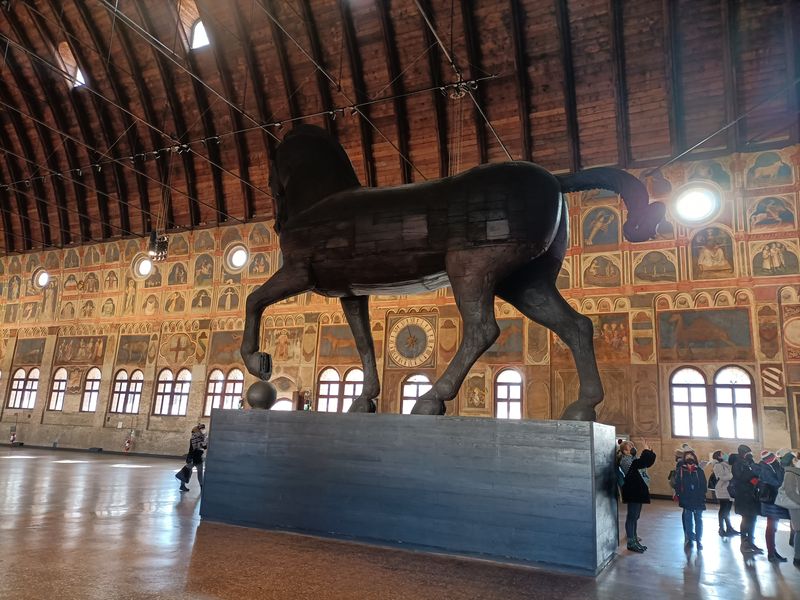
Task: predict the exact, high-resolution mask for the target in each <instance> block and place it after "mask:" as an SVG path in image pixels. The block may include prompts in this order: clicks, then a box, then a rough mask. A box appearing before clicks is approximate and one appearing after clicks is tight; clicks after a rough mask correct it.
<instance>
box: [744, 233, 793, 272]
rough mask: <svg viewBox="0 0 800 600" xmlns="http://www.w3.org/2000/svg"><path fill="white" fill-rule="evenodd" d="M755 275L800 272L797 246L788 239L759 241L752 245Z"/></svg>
mask: <svg viewBox="0 0 800 600" xmlns="http://www.w3.org/2000/svg"><path fill="white" fill-rule="evenodd" d="M750 251H751V255H752V257H753V262H752V267H753V275H754V276H756V277H775V276H781V275H796V274H797V273H798V272H800V269H799V268H798V259H797V254H796V247H795V246H794V244H791V243H790V242H787V241H779V242H778V241H774V242H767V243H758V244H753V245H751V246H750Z"/></svg>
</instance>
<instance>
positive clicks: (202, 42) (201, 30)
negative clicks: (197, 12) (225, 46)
mask: <svg viewBox="0 0 800 600" xmlns="http://www.w3.org/2000/svg"><path fill="white" fill-rule="evenodd" d="M191 40H192V41H191V47H192V50H197V49H198V48H203V47H204V46H208V45H209V44H210V43H211V42H210V41H209V39H208V33H206V26H205V25H203V22H202V21H201V20H200V19H197V21H195V22H194V25H192V36H191Z"/></svg>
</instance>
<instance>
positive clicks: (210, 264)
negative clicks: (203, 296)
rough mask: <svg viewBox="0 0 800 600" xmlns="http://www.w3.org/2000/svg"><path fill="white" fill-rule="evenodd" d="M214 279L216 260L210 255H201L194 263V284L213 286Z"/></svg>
mask: <svg viewBox="0 0 800 600" xmlns="http://www.w3.org/2000/svg"><path fill="white" fill-rule="evenodd" d="M213 278H214V259H213V258H211V256H210V255H209V254H201V255H200V256H198V257H197V258H196V259H195V261H194V284H195V285H211V281H212V280H213Z"/></svg>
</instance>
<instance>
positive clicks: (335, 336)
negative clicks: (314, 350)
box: [319, 325, 361, 365]
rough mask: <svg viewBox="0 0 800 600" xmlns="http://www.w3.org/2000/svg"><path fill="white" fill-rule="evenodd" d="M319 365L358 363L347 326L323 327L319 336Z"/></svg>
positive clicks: (357, 356) (353, 341) (356, 352)
mask: <svg viewBox="0 0 800 600" xmlns="http://www.w3.org/2000/svg"><path fill="white" fill-rule="evenodd" d="M319 362H320V364H326V365H328V364H352V363H360V362H361V358H360V357H359V355H358V351H357V350H356V343H355V340H353V334H352V333H351V332H350V326H349V325H323V326H322V327H321V328H320V335H319Z"/></svg>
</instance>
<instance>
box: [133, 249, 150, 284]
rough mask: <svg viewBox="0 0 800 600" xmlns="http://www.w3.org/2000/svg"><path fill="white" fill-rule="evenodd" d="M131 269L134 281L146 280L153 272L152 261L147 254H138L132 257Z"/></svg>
mask: <svg viewBox="0 0 800 600" xmlns="http://www.w3.org/2000/svg"><path fill="white" fill-rule="evenodd" d="M131 269H132V270H133V276H134V277H135V278H136V279H147V278H148V277H149V276H150V273H152V272H153V260H152V259H151V258H150V256H149V255H148V254H144V253H141V252H140V253H139V254H137V255H136V256H134V257H133V262H132V263H131Z"/></svg>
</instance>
